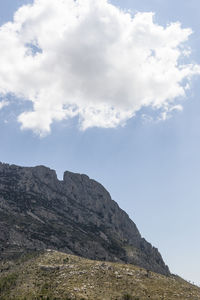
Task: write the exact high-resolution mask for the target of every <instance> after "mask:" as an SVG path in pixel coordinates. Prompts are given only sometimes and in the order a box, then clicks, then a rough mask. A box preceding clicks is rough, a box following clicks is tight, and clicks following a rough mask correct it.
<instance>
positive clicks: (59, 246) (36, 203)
mask: <svg viewBox="0 0 200 300" xmlns="http://www.w3.org/2000/svg"><path fill="white" fill-rule="evenodd" d="M0 245H1V248H0V259H1V260H6V259H10V258H13V257H16V256H19V255H21V254H23V253H29V252H34V251H41V250H45V249H54V250H58V251H61V252H64V253H68V254H73V255H78V256H81V257H85V258H88V259H93V260H104V261H113V262H124V263H129V264H134V265H137V266H140V267H143V268H146V269H148V270H151V271H154V272H157V273H160V274H164V275H169V274H170V272H169V269H168V267H167V266H166V265H165V263H164V262H163V259H162V257H161V255H160V253H159V252H158V250H157V249H156V248H154V247H152V246H151V244H150V243H148V242H147V241H146V240H145V239H144V238H142V237H141V235H140V233H139V231H138V229H137V227H136V225H135V224H134V222H133V221H132V220H131V219H130V218H129V216H128V215H127V214H126V213H125V212H124V211H123V210H122V209H120V208H119V206H118V205H117V203H116V202H115V201H113V200H112V199H111V197H110V195H109V193H108V192H107V191H106V190H105V188H104V187H103V186H102V185H101V184H99V183H98V182H96V181H95V180H92V179H89V177H88V176H86V175H81V174H74V173H71V172H65V173H64V177H63V180H62V181H61V180H58V179H57V176H56V172H55V171H54V170H51V169H49V168H47V167H44V166H37V167H20V166H16V165H8V164H4V163H0Z"/></svg>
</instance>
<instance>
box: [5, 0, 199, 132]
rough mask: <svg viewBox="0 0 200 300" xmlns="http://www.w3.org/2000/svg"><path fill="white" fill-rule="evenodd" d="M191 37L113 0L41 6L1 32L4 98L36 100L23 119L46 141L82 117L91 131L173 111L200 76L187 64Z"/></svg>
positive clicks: (45, 0) (38, 1) (38, 2)
mask: <svg viewBox="0 0 200 300" xmlns="http://www.w3.org/2000/svg"><path fill="white" fill-rule="evenodd" d="M190 34H191V30H190V29H183V28H182V27H181V24H179V23H178V22H177V23H172V24H169V25H167V26H166V27H163V26H160V25H158V24H156V23H155V22H154V14H153V13H137V14H136V15H134V16H132V15H131V14H130V13H128V12H125V11H122V10H120V9H119V8H117V7H115V6H114V5H112V4H110V3H109V2H108V1H107V0H76V1H74V0H56V1H55V0H35V1H34V2H33V4H32V5H25V6H23V7H21V8H20V9H19V10H18V11H17V12H16V13H15V15H14V21H13V22H9V23H6V24H4V25H3V26H1V27H0V54H1V55H0V94H1V97H6V95H7V94H8V93H12V94H14V95H15V96H16V99H17V98H18V99H24V101H31V102H32V110H30V111H24V112H23V113H22V114H20V115H19V116H18V120H19V122H20V123H21V127H22V128H23V129H31V130H33V131H35V132H37V133H38V134H40V135H45V134H47V133H49V132H50V130H51V124H52V123H53V122H54V121H61V120H64V119H68V118H73V117H75V116H78V119H79V126H80V128H81V129H83V130H85V129H87V128H89V127H94V126H96V127H104V128H112V127H116V126H118V125H123V124H125V123H126V121H127V120H128V119H130V118H132V117H133V116H134V115H135V114H136V112H137V111H139V110H140V109H141V108H143V107H147V106H148V107H152V108H154V109H159V110H160V109H164V111H165V113H167V112H168V111H172V110H173V106H174V107H175V108H174V109H177V103H176V99H177V98H178V97H180V96H185V91H186V89H188V82H189V81H190V79H191V77H192V76H193V75H194V74H197V73H200V67H199V66H198V65H196V64H189V63H188V64H184V63H183V61H184V59H183V58H184V57H186V56H188V48H187V47H186V46H184V42H186V41H187V40H188V37H189V35H190ZM181 61H182V63H181ZM16 101H17V100H16ZM179 110H180V108H179ZM165 118H166V116H165Z"/></svg>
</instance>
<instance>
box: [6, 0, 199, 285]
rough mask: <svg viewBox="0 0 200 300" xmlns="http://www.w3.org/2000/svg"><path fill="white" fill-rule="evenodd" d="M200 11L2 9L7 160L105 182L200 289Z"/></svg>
mask: <svg viewBox="0 0 200 300" xmlns="http://www.w3.org/2000/svg"><path fill="white" fill-rule="evenodd" d="M199 9H200V3H199V1H198V0H190V1H187V0H184V1H183V0H175V1H174V0H168V1H165V0H143V1H139V0H123V1H121V0H111V1H109V2H108V1H106V0H98V1H97V0H82V1H76V2H74V1H73V0H65V1H62V0H57V1H53V0H48V1H47V0H37V1H29V0H7V1H3V0H0V26H1V27H0V141H1V147H0V160H1V161H2V162H6V163H13V164H17V165H22V166H35V165H46V166H48V167H50V168H53V169H55V170H56V172H57V175H58V178H59V179H62V175H63V172H64V171H65V170H69V171H72V172H77V173H84V174H87V175H89V176H90V178H93V179H95V180H97V181H99V182H100V183H102V184H103V185H104V186H105V187H106V189H107V190H108V191H109V192H110V194H111V196H112V198H113V199H114V200H115V201H117V203H118V204H119V205H120V207H121V208H122V209H124V210H125V211H126V212H127V213H128V214H129V216H130V218H131V219H132V220H133V221H134V222H135V223H136V225H137V226H138V228H139V230H140V232H141V234H142V236H143V237H145V239H147V240H148V241H149V242H151V243H152V244H153V245H154V246H155V247H157V248H158V249H159V251H160V252H161V254H162V256H163V259H164V261H165V262H166V264H167V265H168V266H169V268H170V270H171V272H173V273H175V274H178V275H180V276H182V277H183V278H184V279H187V280H190V281H191V282H195V283H196V284H200V281H199V278H200V271H199V270H200V260H199V253H200V240H199V234H200V218H199V211H200V201H199V198H200V185H199V178H200V155H199V153H200V130H199V128H200V117H199V115H200V101H199V94H200V76H199V75H200V19H199V16H198V11H199ZM16 11H17V12H16Z"/></svg>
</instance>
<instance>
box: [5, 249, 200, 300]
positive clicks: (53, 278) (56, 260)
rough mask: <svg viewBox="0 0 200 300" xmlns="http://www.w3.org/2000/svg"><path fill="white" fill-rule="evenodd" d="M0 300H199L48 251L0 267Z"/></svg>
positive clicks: (182, 290)
mask: <svg viewBox="0 0 200 300" xmlns="http://www.w3.org/2000/svg"><path fill="white" fill-rule="evenodd" d="M0 269H1V273H0V299H1V300H11V299H12V300H42V299H43V300H61V299H62V300H75V299H76V300H147V299H151V300H163V299H165V300H199V299H200V288H198V287H196V286H194V285H192V284H190V283H188V282H186V281H184V280H183V279H181V278H180V277H178V276H175V275H170V276H164V275H160V274H158V273H153V272H150V271H146V270H145V269H143V268H140V267H136V266H133V265H128V264H120V263H111V262H102V261H94V260H88V259H85V258H81V257H78V256H73V255H69V254H66V253H61V252H57V251H53V250H51V251H50V250H48V251H44V252H42V253H37V254H34V255H30V254H29V255H24V256H22V257H20V258H19V259H17V260H14V261H6V262H2V263H1V262H0Z"/></svg>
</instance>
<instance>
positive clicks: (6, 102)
mask: <svg viewBox="0 0 200 300" xmlns="http://www.w3.org/2000/svg"><path fill="white" fill-rule="evenodd" d="M8 105H9V102H8V101H6V100H2V101H0V110H1V109H2V108H4V107H5V106H8Z"/></svg>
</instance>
